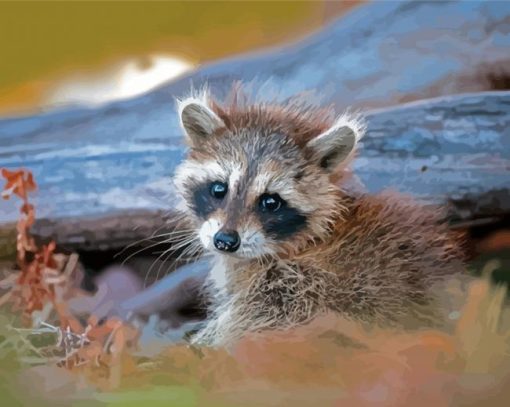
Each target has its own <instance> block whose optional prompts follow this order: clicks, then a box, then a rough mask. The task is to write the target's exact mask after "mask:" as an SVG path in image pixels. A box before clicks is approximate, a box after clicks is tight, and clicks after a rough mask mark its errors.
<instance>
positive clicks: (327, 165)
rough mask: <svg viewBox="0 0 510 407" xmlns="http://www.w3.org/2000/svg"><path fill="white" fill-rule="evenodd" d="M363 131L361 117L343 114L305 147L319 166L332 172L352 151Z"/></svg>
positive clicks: (363, 125) (363, 126)
mask: <svg viewBox="0 0 510 407" xmlns="http://www.w3.org/2000/svg"><path fill="white" fill-rule="evenodd" d="M364 132H365V124H364V121H363V119H361V118H360V117H350V116H347V115H343V116H342V117H340V118H339V119H338V120H337V121H336V122H335V124H334V125H333V126H332V127H331V128H330V129H328V130H326V131H325V132H324V133H322V134H320V135H318V136H317V137H314V138H313V139H312V140H310V141H309V142H308V143H307V144H306V147H308V148H309V149H310V150H312V154H313V157H314V159H315V160H316V161H317V164H318V165H319V166H320V167H322V168H324V169H326V170H327V171H328V172H333V171H334V170H335V169H336V168H337V167H338V166H339V165H340V164H342V163H343V162H344V161H345V160H346V159H347V157H348V156H349V155H350V154H351V153H352V151H353V150H354V148H355V147H356V144H357V143H358V141H359V139H360V138H361V137H362V136H363V134H364Z"/></svg>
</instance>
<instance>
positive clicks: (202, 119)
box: [178, 98, 225, 146]
mask: <svg viewBox="0 0 510 407" xmlns="http://www.w3.org/2000/svg"><path fill="white" fill-rule="evenodd" d="M178 106H179V117H180V119H181V126H182V128H183V129H184V131H185V132H186V135H187V137H188V142H189V144H191V146H194V145H198V144H199V143H201V141H203V139H204V137H207V136H209V135H211V134H212V133H214V131H216V130H217V129H219V128H221V127H224V126H225V123H223V120H221V119H220V118H219V117H218V115H217V114H216V113H214V112H213V111H212V109H211V108H210V107H209V106H207V103H206V102H205V101H203V100H200V99H196V98H189V99H185V100H182V101H178Z"/></svg>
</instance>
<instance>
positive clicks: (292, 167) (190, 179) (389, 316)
mask: <svg viewBox="0 0 510 407" xmlns="http://www.w3.org/2000/svg"><path fill="white" fill-rule="evenodd" d="M179 113H180V118H181V124H182V127H183V129H184V131H185V133H186V138H187V142H188V145H189V147H190V150H189V154H188V157H187V159H186V160H185V161H184V162H183V163H182V164H181V166H180V167H179V168H178V170H177V172H176V175H175V184H176V187H177V189H178V191H179V193H180V194H181V196H182V198H183V199H184V202H185V203H186V205H185V213H186V215H187V218H188V219H189V221H190V222H191V223H192V224H193V225H194V227H195V229H196V236H197V240H199V242H200V244H201V245H202V246H203V248H204V249H205V252H206V253H208V254H209V255H211V273H210V276H209V279H208V282H207V285H206V287H205V288H206V290H207V292H208V294H209V296H210V298H211V309H210V314H211V317H210V319H209V321H208V323H207V324H206V326H205V327H204V328H203V329H202V331H200V332H199V333H198V334H197V335H196V336H195V338H194V341H195V342H196V343H204V344H209V345H219V344H226V343H229V342H231V341H233V340H236V339H238V338H240V337H241V336H243V335H244V334H245V333H247V332H253V331H259V330H264V329H283V328H286V327H290V326H294V325H296V324H301V323H305V322H307V321H309V320H310V319H312V318H313V317H315V316H317V315H318V314H320V313H324V312H331V311H333V312H338V313H340V314H342V315H344V316H346V317H348V318H353V319H357V320H360V321H367V322H377V323H398V321H399V320H400V319H401V318H405V317H407V316H409V315H410V314H411V313H412V312H413V311H412V310H413V309H414V308H415V307H416V306H419V305H422V304H426V303H428V302H429V301H430V299H431V293H430V287H431V286H432V284H434V283H435V282H436V281H438V280H440V279H441V278H443V277H444V276H448V275H451V274H454V273H457V272H459V271H461V270H462V261H461V251H460V249H459V245H458V240H457V238H456V236H453V235H452V234H451V233H450V232H449V230H448V228H447V226H446V225H445V224H444V223H442V222H441V221H440V219H441V218H442V214H441V213H438V212H437V211H435V210H432V209H427V208H424V207H422V206H420V205H417V204H416V203H414V202H413V201H412V200H411V199H409V198H406V197H403V196H400V195H397V194H392V193H383V194H380V195H367V194H364V195H362V194H357V195H354V194H352V193H348V192H347V191H344V190H343V189H342V184H343V182H344V181H345V179H346V177H347V176H348V172H347V170H346V168H347V164H348V163H349V161H350V159H351V158H352V155H353V153H354V151H355V147H356V144H357V142H358V140H359V139H360V138H361V137H362V135H363V132H364V130H365V126H364V123H363V122H362V120H361V119H360V118H359V117H357V116H350V115H346V114H344V115H342V116H340V117H339V118H337V119H336V120H332V116H331V112H329V111H328V110H324V109H317V108H312V107H310V106H303V105H298V104H292V103H290V104H288V105H286V106H275V105H265V104H243V103H239V101H234V102H232V103H230V104H228V105H225V106H220V105H219V104H217V103H216V102H214V101H212V100H211V99H210V98H209V97H208V96H207V95H206V94H204V95H201V96H200V97H196V98H189V99H186V100H184V101H182V102H180V104H179Z"/></svg>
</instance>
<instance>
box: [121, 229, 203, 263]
mask: <svg viewBox="0 0 510 407" xmlns="http://www.w3.org/2000/svg"><path fill="white" fill-rule="evenodd" d="M193 231H194V229H180V230H178V231H174V232H167V233H161V234H159V235H151V236H149V237H146V238H143V239H140V240H137V241H135V242H133V243H131V244H129V245H127V246H126V247H124V248H123V249H122V250H121V251H120V252H118V253H116V254H115V256H114V257H117V256H120V255H121V254H122V253H124V252H125V251H126V250H128V249H130V248H132V247H133V246H137V245H139V244H140V243H144V242H147V241H153V240H152V239H155V238H159V237H166V236H172V237H173V236H180V235H183V236H185V235H187V234H190V233H192V232H193ZM167 241H168V240H161V241H157V242H155V243H156V244H159V243H167Z"/></svg>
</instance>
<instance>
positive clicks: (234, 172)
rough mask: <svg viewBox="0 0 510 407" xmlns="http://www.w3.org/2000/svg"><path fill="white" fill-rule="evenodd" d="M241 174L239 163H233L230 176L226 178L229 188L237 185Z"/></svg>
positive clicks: (231, 188)
mask: <svg viewBox="0 0 510 407" xmlns="http://www.w3.org/2000/svg"><path fill="white" fill-rule="evenodd" d="M242 176H243V170H242V168H241V167H240V166H239V165H234V166H233V167H232V169H231V170H230V177H229V180H228V187H229V189H230V190H233V189H234V188H235V187H236V186H237V184H238V183H239V181H240V180H241V177H242Z"/></svg>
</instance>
